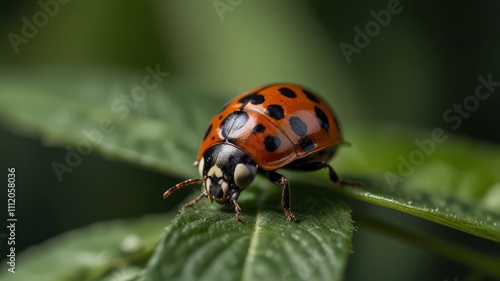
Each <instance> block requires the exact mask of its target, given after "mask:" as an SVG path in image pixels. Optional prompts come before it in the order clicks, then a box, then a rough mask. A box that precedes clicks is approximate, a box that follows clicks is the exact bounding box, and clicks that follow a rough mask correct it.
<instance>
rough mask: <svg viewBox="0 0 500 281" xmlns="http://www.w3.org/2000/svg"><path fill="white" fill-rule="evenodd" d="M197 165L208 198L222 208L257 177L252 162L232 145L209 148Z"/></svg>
mask: <svg viewBox="0 0 500 281" xmlns="http://www.w3.org/2000/svg"><path fill="white" fill-rule="evenodd" d="M197 164H198V170H199V172H200V175H201V176H202V178H203V180H204V184H203V187H204V188H205V193H206V195H207V196H208V199H210V201H212V200H215V201H216V202H217V203H219V204H224V205H233V204H234V202H235V200H236V199H238V197H239V196H240V192H241V191H242V190H243V189H245V188H246V187H247V186H249V185H250V183H252V181H253V180H254V179H255V176H256V174H257V165H256V164H255V163H254V162H253V161H252V159H250V157H249V156H248V155H247V154H246V153H245V152H243V151H242V150H241V149H239V148H237V147H236V146H234V145H233V144H231V143H221V144H217V145H214V146H212V147H210V148H209V149H207V151H205V153H204V154H203V157H202V158H201V159H200V161H199V162H198V163H197Z"/></svg>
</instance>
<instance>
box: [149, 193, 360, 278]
mask: <svg viewBox="0 0 500 281" xmlns="http://www.w3.org/2000/svg"><path fill="white" fill-rule="evenodd" d="M295 187H296V188H295V189H294V190H293V195H294V198H295V201H294V205H293V211H294V214H295V215H296V217H297V218H298V219H299V221H298V222H296V223H291V222H289V221H287V220H286V218H285V216H284V214H283V212H282V210H281V208H280V205H279V202H280V192H277V191H279V188H276V187H274V186H270V185H269V186H268V188H267V189H266V190H267V191H269V190H272V191H271V192H267V193H270V194H271V196H265V198H264V199H259V198H257V196H261V195H262V194H266V191H265V190H255V189H254V191H251V190H248V191H246V192H245V193H243V194H242V198H241V199H240V200H239V201H240V205H241V207H242V218H243V222H237V221H236V219H235V215H234V212H233V211H232V209H229V212H224V211H223V210H220V208H222V207H220V206H216V207H212V208H208V207H202V208H199V207H200V206H197V207H196V208H191V209H188V210H186V211H185V212H183V213H181V214H180V215H178V216H177V217H176V219H175V220H174V222H173V223H172V225H170V226H169V227H168V228H167V231H166V232H165V234H164V236H163V238H162V240H161V242H160V245H159V247H157V249H156V252H155V254H154V256H153V258H152V259H151V260H150V263H149V265H148V269H147V274H146V276H145V277H146V278H145V280H151V281H153V280H343V273H344V269H345V266H346V264H347V259H348V257H349V255H350V251H351V236H352V232H353V225H352V221H351V218H350V210H349V207H348V206H347V205H345V204H344V203H342V202H341V201H339V200H338V199H336V198H335V197H334V196H332V195H334V194H333V193H332V191H330V192H326V191H325V190H318V189H317V188H314V187H312V186H306V185H302V186H300V184H295ZM256 192H257V193H256ZM204 201H205V200H204ZM206 201H208V200H206ZM255 202H258V203H255ZM206 204H207V203H206V202H205V203H203V204H201V205H202V206H203V205H205V206H206Z"/></svg>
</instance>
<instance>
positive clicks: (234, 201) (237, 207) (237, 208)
mask: <svg viewBox="0 0 500 281" xmlns="http://www.w3.org/2000/svg"><path fill="white" fill-rule="evenodd" d="M233 205H234V211H235V212H236V220H237V221H241V207H240V205H239V204H238V203H237V202H236V200H234V199H233Z"/></svg>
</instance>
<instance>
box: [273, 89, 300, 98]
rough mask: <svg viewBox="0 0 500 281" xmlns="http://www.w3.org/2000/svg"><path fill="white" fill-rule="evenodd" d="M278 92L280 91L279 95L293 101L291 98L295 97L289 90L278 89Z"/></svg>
mask: <svg viewBox="0 0 500 281" xmlns="http://www.w3.org/2000/svg"><path fill="white" fill-rule="evenodd" d="M278 91H280V93H281V94H282V95H284V96H285V97H287V98H292V99H293V98H295V97H297V94H296V93H295V92H294V91H292V90H291V89H290V88H279V89H278Z"/></svg>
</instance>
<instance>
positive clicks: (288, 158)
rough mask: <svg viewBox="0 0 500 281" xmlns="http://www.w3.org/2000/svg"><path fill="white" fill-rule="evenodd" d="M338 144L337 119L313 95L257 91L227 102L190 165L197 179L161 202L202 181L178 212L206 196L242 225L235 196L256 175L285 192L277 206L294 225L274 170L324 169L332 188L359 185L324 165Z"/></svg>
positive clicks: (282, 87) (284, 88) (288, 88)
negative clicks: (231, 210) (226, 208)
mask: <svg viewBox="0 0 500 281" xmlns="http://www.w3.org/2000/svg"><path fill="white" fill-rule="evenodd" d="M342 143H345V142H344V141H343V139H342V137H341V135H340V131H339V124H338V121H337V118H336V117H335V115H334V113H333V111H332V110H331V109H330V108H329V106H328V105H327V104H326V102H325V101H324V100H323V99H322V98H320V97H319V96H318V95H317V94H315V93H313V92H312V91H310V90H308V89H306V88H304V87H302V86H299V85H296V84H271V85H265V86H261V87H257V88H254V89H251V90H250V91H247V92H245V93H243V94H241V95H239V96H237V97H235V98H234V99H232V100H230V101H229V102H228V103H226V105H224V106H223V107H222V109H221V110H220V111H219V112H218V113H217V114H216V115H215V116H214V118H213V119H212V121H210V124H209V125H208V129H207V131H206V132H205V135H204V136H203V142H202V143H201V147H200V150H199V152H198V156H197V158H196V161H195V162H194V165H195V166H197V167H198V170H199V173H200V176H201V178H196V179H189V180H186V181H183V182H181V183H179V184H177V185H175V186H174V187H172V188H170V189H169V190H167V191H166V192H165V193H164V194H163V198H167V197H168V196H170V195H171V194H172V193H173V192H174V191H176V190H178V189H179V188H182V187H184V186H187V185H190V184H194V183H203V191H202V193H201V194H200V195H199V196H198V197H197V198H196V199H194V200H193V201H191V202H189V203H187V204H186V205H184V206H183V207H182V209H183V210H184V209H185V208H187V207H191V206H193V205H194V204H196V203H197V202H199V201H200V200H201V199H203V198H204V197H208V199H209V200H210V202H213V201H214V200H215V201H216V202H217V203H219V204H223V205H227V206H234V209H235V212H236V220H238V221H241V215H240V212H241V208H240V206H239V205H238V203H237V200H238V197H239V196H240V193H241V192H242V191H243V190H245V188H247V187H248V186H249V185H250V184H251V183H252V182H253V180H254V179H255V177H256V175H257V174H258V173H259V174H262V175H264V176H266V177H267V178H268V179H269V180H270V181H271V182H272V183H274V184H276V185H279V186H281V187H282V188H283V192H282V196H281V207H282V208H283V212H284V213H285V216H286V218H287V219H288V220H289V221H294V220H295V216H294V215H293V213H292V211H291V210H290V186H289V183H288V180H287V178H286V177H284V176H283V175H281V174H279V173H277V172H276V170H277V169H280V168H285V169H291V170H298V171H314V170H319V169H324V168H326V169H328V172H329V177H330V180H331V181H332V182H334V183H335V184H340V185H351V186H361V183H359V182H345V181H342V180H340V178H339V176H338V175H337V173H336V172H335V171H334V170H333V168H332V167H331V166H330V165H329V164H328V162H327V161H328V160H329V159H330V158H331V157H332V156H333V154H334V153H335V150H336V148H337V146H338V145H339V144H342Z"/></svg>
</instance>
